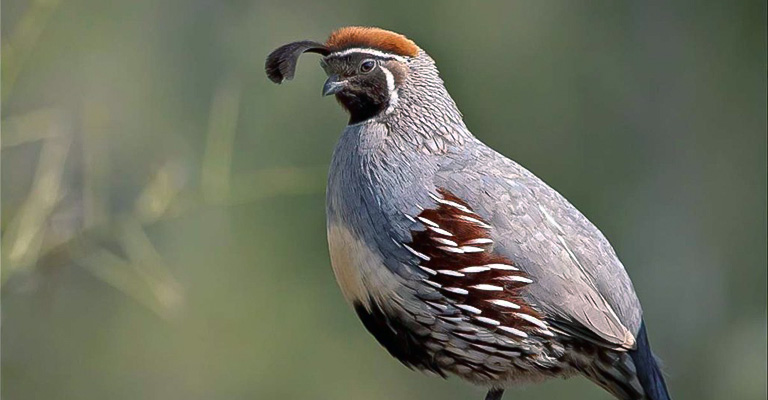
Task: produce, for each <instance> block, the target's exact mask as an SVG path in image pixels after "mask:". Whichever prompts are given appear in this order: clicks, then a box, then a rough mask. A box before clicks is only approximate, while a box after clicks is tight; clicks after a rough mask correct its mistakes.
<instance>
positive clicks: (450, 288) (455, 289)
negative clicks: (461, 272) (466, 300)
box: [443, 287, 469, 294]
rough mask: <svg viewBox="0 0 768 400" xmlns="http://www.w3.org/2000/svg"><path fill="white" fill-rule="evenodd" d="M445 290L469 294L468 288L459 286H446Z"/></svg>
mask: <svg viewBox="0 0 768 400" xmlns="http://www.w3.org/2000/svg"><path fill="white" fill-rule="evenodd" d="M443 290H445V291H446V292H451V293H456V294H469V291H468V290H465V289H462V288H457V287H444V288H443Z"/></svg>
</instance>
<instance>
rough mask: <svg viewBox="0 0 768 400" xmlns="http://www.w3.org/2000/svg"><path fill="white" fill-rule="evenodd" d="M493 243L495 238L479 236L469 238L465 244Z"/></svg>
mask: <svg viewBox="0 0 768 400" xmlns="http://www.w3.org/2000/svg"><path fill="white" fill-rule="evenodd" d="M491 243H493V240H491V239H488V238H477V239H472V240H467V241H466V242H464V244H491Z"/></svg>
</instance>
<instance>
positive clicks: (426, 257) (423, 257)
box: [403, 244, 430, 261]
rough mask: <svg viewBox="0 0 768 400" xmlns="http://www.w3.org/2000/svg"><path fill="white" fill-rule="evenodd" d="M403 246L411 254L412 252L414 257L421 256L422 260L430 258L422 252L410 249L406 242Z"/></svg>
mask: <svg viewBox="0 0 768 400" xmlns="http://www.w3.org/2000/svg"><path fill="white" fill-rule="evenodd" d="M403 247H405V249H406V250H408V251H410V252H411V254H413V255H414V256H416V257H419V258H421V259H422V260H424V261H429V260H430V258H429V256H428V255H426V254H423V253H419V252H418V251H416V250H414V249H412V248H411V246H408V245H407V244H403Z"/></svg>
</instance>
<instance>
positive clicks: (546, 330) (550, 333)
mask: <svg viewBox="0 0 768 400" xmlns="http://www.w3.org/2000/svg"><path fill="white" fill-rule="evenodd" d="M536 331H538V332H539V333H541V334H542V335H546V336H549V337H555V334H554V333H552V331H550V330H549V329H537V330H536Z"/></svg>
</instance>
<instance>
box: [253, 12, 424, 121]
mask: <svg viewBox="0 0 768 400" xmlns="http://www.w3.org/2000/svg"><path fill="white" fill-rule="evenodd" d="M305 52H311V53H318V54H321V55H322V56H323V59H322V61H321V65H322V67H323V69H324V70H325V72H326V74H328V80H326V81H325V85H323V95H324V96H328V95H331V94H332V95H335V96H336V98H337V99H338V101H339V102H340V103H341V104H342V106H343V107H344V108H345V109H346V110H347V111H348V112H349V113H350V123H356V122H360V121H365V120H367V119H370V118H372V117H375V116H377V115H379V114H381V113H389V112H391V111H392V110H393V109H395V107H396V106H397V104H398V94H399V91H400V89H401V88H402V86H403V85H404V84H405V82H406V78H407V77H408V74H409V73H410V72H411V70H410V68H411V66H410V65H409V64H410V61H411V60H412V59H414V58H415V57H417V56H418V55H419V52H420V49H419V48H418V47H417V46H416V44H415V43H413V42H412V41H411V40H409V39H408V38H406V37H405V36H403V35H400V34H397V33H394V32H390V31H387V30H383V29H379V28H368V27H346V28H341V29H339V30H336V31H335V32H333V33H332V34H331V36H330V37H329V38H328V40H327V41H326V42H325V43H318V42H313V41H300V42H293V43H289V44H286V45H284V46H281V47H279V48H278V49H276V50H275V51H273V52H272V53H271V54H270V55H269V56H268V57H267V62H266V71H267V76H268V77H269V79H271V80H272V81H273V82H275V83H282V82H283V81H284V80H286V79H287V80H290V79H292V78H293V75H294V72H295V70H296V63H297V62H298V59H299V56H301V54H303V53H305Z"/></svg>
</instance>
